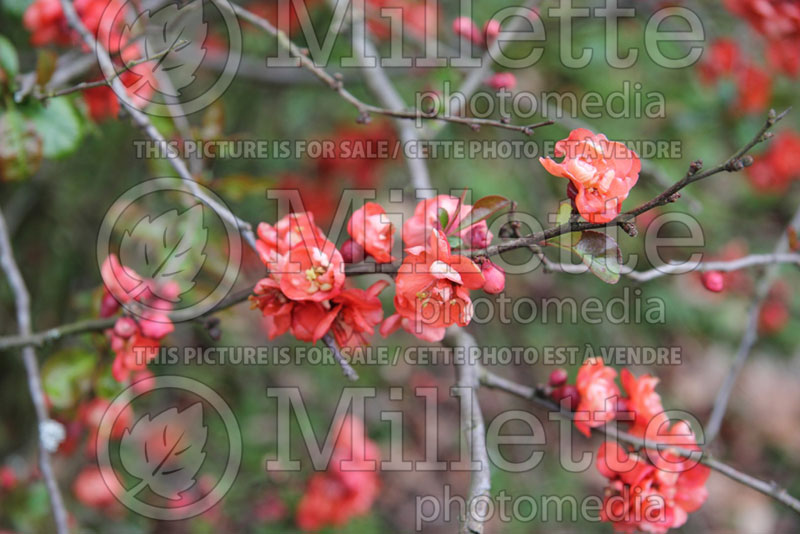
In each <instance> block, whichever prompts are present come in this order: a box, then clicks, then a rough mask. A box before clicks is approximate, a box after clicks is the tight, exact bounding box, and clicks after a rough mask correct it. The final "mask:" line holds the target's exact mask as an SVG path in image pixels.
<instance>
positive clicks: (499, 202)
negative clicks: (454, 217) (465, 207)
mask: <svg viewBox="0 0 800 534" xmlns="http://www.w3.org/2000/svg"><path fill="white" fill-rule="evenodd" d="M509 206H511V201H510V200H509V199H507V198H506V197H503V196H500V195H489V196H486V197H483V198H479V199H478V200H477V201H476V202H475V204H473V205H472V210H471V211H470V212H469V213H468V214H467V216H466V217H464V218H463V219H462V220H461V225H460V227H459V228H458V229H459V231H460V230H463V229H465V228H468V227H470V226H472V225H473V224H477V223H479V222H481V221H482V220H484V219H487V218H489V217H491V216H492V215H494V214H495V213H497V212H499V211H501V210H504V209H506V208H507V207H509Z"/></svg>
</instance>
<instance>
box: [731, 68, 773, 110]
mask: <svg viewBox="0 0 800 534" xmlns="http://www.w3.org/2000/svg"><path fill="white" fill-rule="evenodd" d="M737 74H738V76H737V77H736V87H737V90H738V96H737V100H736V104H735V105H736V109H737V111H739V112H741V113H760V112H762V111H764V110H765V109H766V108H767V106H769V100H770V97H771V95H772V79H771V78H770V76H769V74H768V73H767V72H765V71H764V70H763V69H760V68H758V67H756V66H755V65H747V66H745V67H744V68H742V69H740V70H739V71H738V73H737Z"/></svg>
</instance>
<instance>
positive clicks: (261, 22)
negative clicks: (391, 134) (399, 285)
mask: <svg viewBox="0 0 800 534" xmlns="http://www.w3.org/2000/svg"><path fill="white" fill-rule="evenodd" d="M219 8H220V9H226V10H230V11H231V12H232V13H233V14H235V15H236V16H238V17H240V18H241V19H243V20H246V21H247V22H249V23H251V24H253V25H254V26H256V27H257V28H259V29H261V30H264V31H265V32H267V33H268V34H270V35H272V36H273V37H276V38H277V39H278V45H280V46H281V47H283V48H285V49H286V50H288V51H289V53H290V54H291V55H292V56H293V57H295V58H297V59H298V60H299V62H300V66H301V67H302V68H304V69H306V70H308V71H309V72H310V73H312V74H313V75H314V76H315V77H316V78H317V79H319V80H320V81H321V82H322V83H324V84H325V85H327V86H328V87H330V88H331V89H332V90H333V91H335V92H336V93H337V94H338V95H339V96H340V97H342V98H343V99H344V100H345V101H347V102H349V103H350V104H351V105H352V106H353V107H355V108H356V110H357V111H358V113H359V117H360V118H361V119H362V120H363V119H364V118H365V117H368V116H369V115H370V114H375V115H384V116H386V117H393V118H396V119H406V120H415V121H421V120H428V121H444V122H451V123H454V124H463V125H465V126H470V127H472V128H479V127H481V126H491V127H494V128H501V129H504V130H511V131H515V132H520V133H523V134H525V135H531V134H533V132H534V130H536V129H537V128H541V127H542V126H548V125H550V124H553V121H550V120H547V121H543V122H539V123H536V124H527V125H516V124H510V123H507V122H503V121H498V120H493V119H478V118H470V117H457V116H453V115H446V114H439V113H426V112H425V111H422V110H417V109H415V110H410V111H409V110H395V109H387V108H382V107H378V106H374V105H372V104H367V103H366V102H364V101H362V100H360V99H359V98H358V97H356V96H355V95H353V93H351V92H350V91H348V90H347V89H345V87H344V84H343V83H342V81H341V80H340V79H338V77H336V76H333V75H332V74H330V73H328V72H327V71H326V70H325V69H323V68H321V67H318V66H317V65H315V64H314V61H313V60H311V59H310V58H309V57H308V55H307V54H306V53H305V52H304V51H303V50H301V49H300V47H298V46H297V45H295V44H294V43H293V42H292V40H291V39H290V38H289V37H288V36H287V35H286V34H285V33H284V32H282V31H281V30H279V29H278V28H276V27H275V26H273V25H272V24H271V23H270V22H269V21H268V20H266V19H264V18H262V17H259V16H258V15H256V14H254V13H252V12H250V11H248V10H247V9H245V8H243V7H241V6H239V5H236V4H232V3H223V4H221V5H220V6H219Z"/></svg>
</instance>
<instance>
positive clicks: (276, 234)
mask: <svg viewBox="0 0 800 534" xmlns="http://www.w3.org/2000/svg"><path fill="white" fill-rule="evenodd" d="M257 234H258V240H257V241H256V249H257V250H258V254H259V257H260V258H261V261H262V262H263V263H264V265H266V267H267V269H269V270H270V271H278V267H279V264H280V263H281V262H282V261H283V258H284V257H285V256H286V255H287V254H288V253H289V251H290V250H291V249H292V248H293V247H295V246H297V245H305V246H307V247H309V248H310V247H314V246H316V245H317V243H319V242H322V241H327V238H326V237H325V233H324V232H323V231H322V229H321V228H320V227H319V226H317V225H316V224H315V223H314V216H313V215H312V214H311V213H290V214H289V215H286V216H285V217H283V218H282V219H281V220H279V221H278V222H277V223H275V226H272V225H271V224H268V223H263V222H262V223H260V224H259V225H258V229H257ZM277 279H278V280H279V279H280V276H277Z"/></svg>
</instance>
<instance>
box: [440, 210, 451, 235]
mask: <svg viewBox="0 0 800 534" xmlns="http://www.w3.org/2000/svg"><path fill="white" fill-rule="evenodd" d="M449 222H450V214H449V213H447V210H446V209H444V208H439V224H440V225H441V227H442V230H444V229H446V228H447V225H448V223H449Z"/></svg>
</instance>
